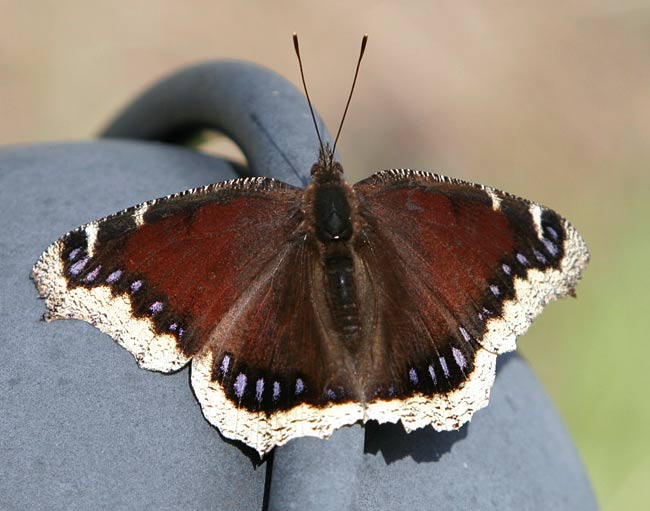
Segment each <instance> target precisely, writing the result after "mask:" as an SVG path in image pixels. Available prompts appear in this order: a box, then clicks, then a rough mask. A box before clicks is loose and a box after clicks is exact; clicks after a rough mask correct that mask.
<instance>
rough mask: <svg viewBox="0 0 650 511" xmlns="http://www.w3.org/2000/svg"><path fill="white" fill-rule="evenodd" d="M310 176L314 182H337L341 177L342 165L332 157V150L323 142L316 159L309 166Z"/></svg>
mask: <svg viewBox="0 0 650 511" xmlns="http://www.w3.org/2000/svg"><path fill="white" fill-rule="evenodd" d="M311 176H312V179H313V180H314V182H315V183H319V184H329V183H339V182H341V181H342V179H343V167H342V166H341V164H340V163H339V162H338V161H336V160H335V159H334V151H333V150H332V147H331V146H330V145H329V144H327V143H326V144H325V145H324V146H323V147H322V148H321V149H320V151H319V154H318V161H317V162H316V163H314V165H313V166H312V168H311Z"/></svg>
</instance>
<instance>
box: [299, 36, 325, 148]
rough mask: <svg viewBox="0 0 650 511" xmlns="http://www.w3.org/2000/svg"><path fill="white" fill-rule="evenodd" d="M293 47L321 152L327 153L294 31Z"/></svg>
mask: <svg viewBox="0 0 650 511" xmlns="http://www.w3.org/2000/svg"><path fill="white" fill-rule="evenodd" d="M293 47H294V48H295V50H296V57H298V65H299V66H300V78H302V87H303V89H305V96H307V104H308V105H309V111H310V112H311V118H312V120H313V121H314V128H316V136H318V143H319V144H320V151H321V154H322V155H323V156H324V155H325V148H324V147H323V139H322V138H321V137H320V131H319V130H318V123H317V122H316V116H315V115H314V109H313V107H312V106H311V99H310V98H309V92H308V91H307V83H306V82H305V73H304V72H303V69H302V59H301V58H300V47H299V46H298V34H296V33H295V32H294V33H293Z"/></svg>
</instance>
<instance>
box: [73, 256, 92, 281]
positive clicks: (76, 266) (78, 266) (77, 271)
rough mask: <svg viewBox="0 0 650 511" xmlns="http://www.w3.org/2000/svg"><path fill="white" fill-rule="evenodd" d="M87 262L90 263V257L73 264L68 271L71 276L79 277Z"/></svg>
mask: <svg viewBox="0 0 650 511" xmlns="http://www.w3.org/2000/svg"><path fill="white" fill-rule="evenodd" d="M88 261H90V257H88V256H86V257H84V258H83V259H79V260H78V261H77V262H76V263H74V264H73V265H72V266H70V269H69V270H68V271H69V272H70V274H71V275H75V276H77V275H79V274H80V273H81V272H82V271H83V269H84V267H85V266H86V264H88Z"/></svg>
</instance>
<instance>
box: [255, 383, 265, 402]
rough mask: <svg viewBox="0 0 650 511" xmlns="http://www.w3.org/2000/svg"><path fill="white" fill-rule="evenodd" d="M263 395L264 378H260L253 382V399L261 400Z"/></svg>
mask: <svg viewBox="0 0 650 511" xmlns="http://www.w3.org/2000/svg"><path fill="white" fill-rule="evenodd" d="M263 397H264V379H263V378H260V379H259V380H257V382H255V399H257V402H258V403H261V402H262V398H263Z"/></svg>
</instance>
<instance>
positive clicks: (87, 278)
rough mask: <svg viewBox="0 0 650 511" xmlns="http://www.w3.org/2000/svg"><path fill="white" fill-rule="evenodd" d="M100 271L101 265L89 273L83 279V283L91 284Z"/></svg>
mask: <svg viewBox="0 0 650 511" xmlns="http://www.w3.org/2000/svg"><path fill="white" fill-rule="evenodd" d="M101 270H102V265H101V264H100V265H98V266H97V267H96V268H95V269H94V270H93V271H91V272H90V273H89V274H88V275H86V276H85V277H84V282H93V281H94V280H95V279H96V278H97V275H99V272H100V271H101Z"/></svg>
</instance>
